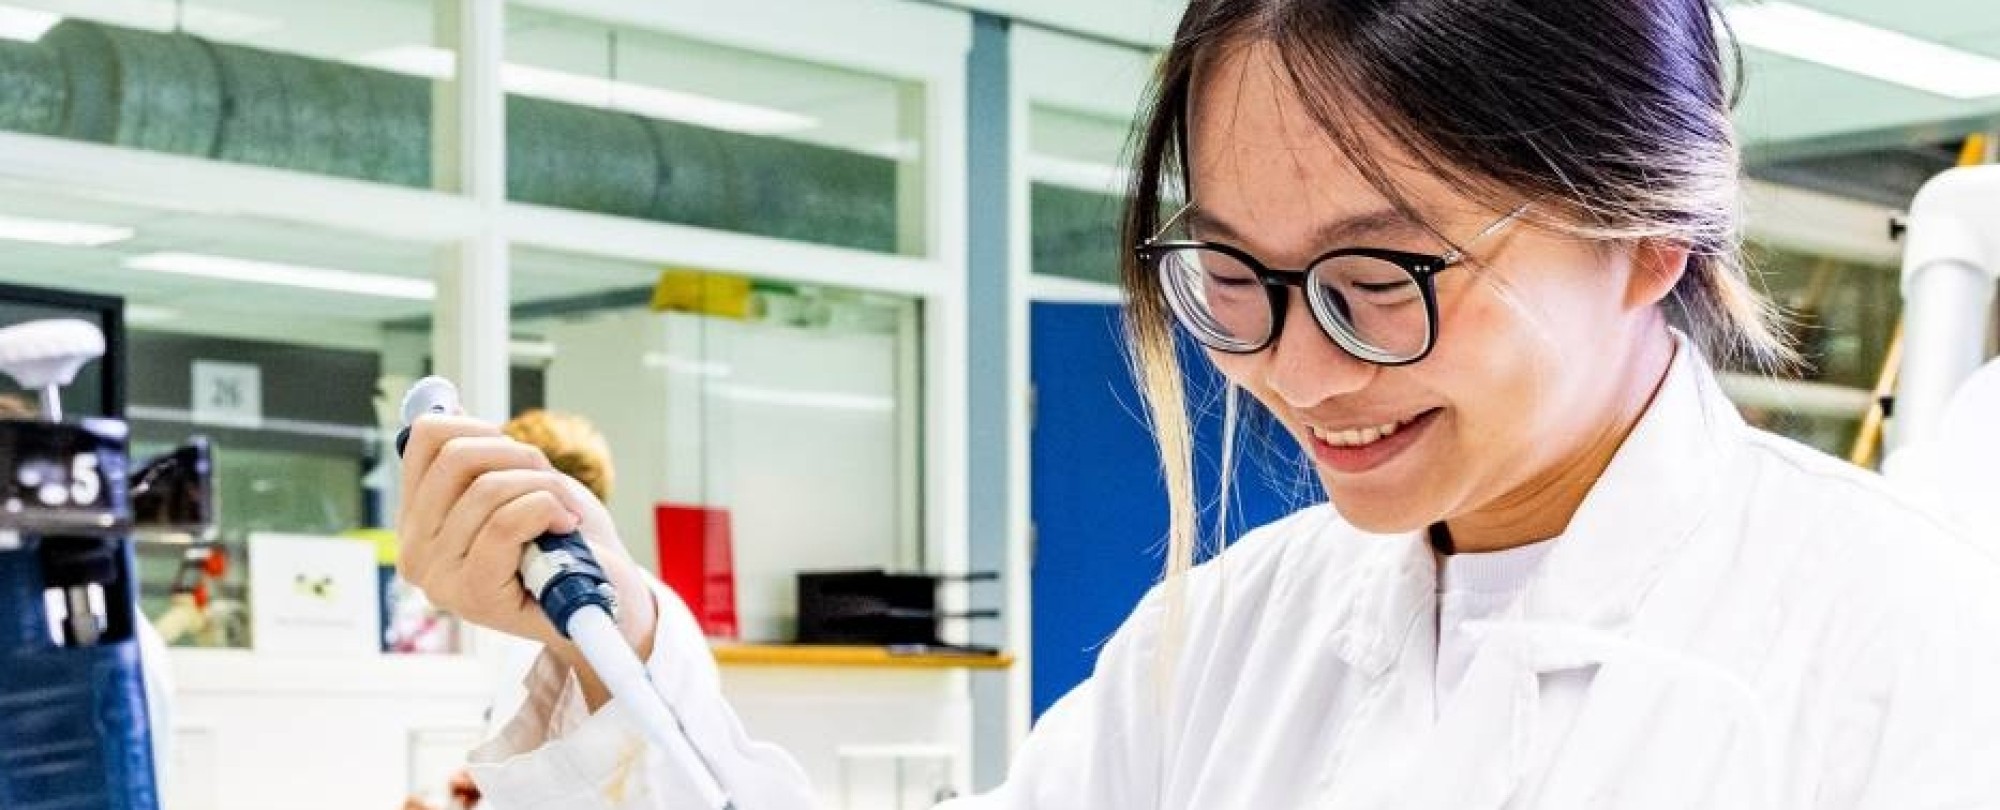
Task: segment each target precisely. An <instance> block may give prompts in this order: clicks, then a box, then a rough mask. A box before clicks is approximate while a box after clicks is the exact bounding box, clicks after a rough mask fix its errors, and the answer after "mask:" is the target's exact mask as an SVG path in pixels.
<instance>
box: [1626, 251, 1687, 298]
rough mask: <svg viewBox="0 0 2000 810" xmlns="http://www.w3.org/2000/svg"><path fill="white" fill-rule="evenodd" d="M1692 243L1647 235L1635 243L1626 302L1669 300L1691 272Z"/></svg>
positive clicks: (1627, 284) (1627, 279)
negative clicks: (1687, 243) (1688, 271)
mask: <svg viewBox="0 0 2000 810" xmlns="http://www.w3.org/2000/svg"><path fill="white" fill-rule="evenodd" d="M1687 269H1688V246H1687V245H1686V244H1684V243H1681V242H1673V241H1668V240H1664V239H1644V240H1640V241H1639V242H1638V243H1637V244H1635V245H1633V246H1632V274H1631V275H1630V276H1629V277H1627V278H1626V281H1625V285H1626V286H1625V306H1626V307H1627V308H1630V309H1639V308H1642V307H1650V306H1653V305H1655V304H1658V303H1660V302H1662V301H1665V300H1666V298H1667V296H1668V295H1669V294H1671V293H1672V292H1673V291H1674V287H1675V286H1676V285H1678V284H1680V283H1681V276H1684V275H1686V274H1687Z"/></svg>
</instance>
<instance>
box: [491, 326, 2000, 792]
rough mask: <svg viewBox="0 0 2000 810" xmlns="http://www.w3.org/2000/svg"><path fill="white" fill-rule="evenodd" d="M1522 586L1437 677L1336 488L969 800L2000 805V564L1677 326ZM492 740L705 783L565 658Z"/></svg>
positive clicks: (722, 734)
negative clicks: (1618, 438)
mask: <svg viewBox="0 0 2000 810" xmlns="http://www.w3.org/2000/svg"><path fill="white" fill-rule="evenodd" d="M1679 354H1680V356H1679V357H1678V358H1677V359H1676V360H1675V361H1674V364H1673V367H1672V370H1671V371H1670V372H1669V373H1668V376H1667V380H1666V381H1665V383H1664V384H1663V385H1662V387H1661V390H1660V392H1659V393H1658V394H1657V395H1656V397H1655V400H1654V402H1653V403H1652V405H1651V406H1650V407H1649V409H1648V411H1647V413H1646V414H1645V416H1644V417H1643V418H1642V419H1641V421H1640V422H1639V424H1638V426H1637V427H1636V428H1635V429H1634V430H1633V432H1632V434H1631V435H1630V436H1629V437H1628V438H1627V440H1626V441H1625V444H1624V445H1623V446H1622V447H1621V448H1620V450H1619V451H1618V454H1617V456H1616V457H1615V458H1614V459H1613V461H1612V463H1611V466H1610V467H1609V469H1607V470H1606V471H1605V474H1604V476H1603V477H1602V478H1601V479H1600V480H1599V481H1598V482H1597V484H1596V486H1595V487H1593V488H1592V490H1591V491H1590V494H1589V496H1588V497H1587V498H1586V499H1585V501H1584V503H1583V504H1582V506H1581V508H1580V509H1579V511H1578V512H1577V514H1576V516H1575V518H1574V520H1573V521H1572V522H1571V523H1570V525H1569V527H1568V528H1567V530H1566V531H1565V532H1564V533H1563V535H1562V536H1561V537H1559V538H1557V539H1556V540H1555V541H1554V543H1553V544H1552V548H1551V549H1550V551H1549V554H1548V556H1547V558H1546V559H1545V560H1543V561H1542V562H1541V564H1540V565H1539V567H1538V569H1537V571H1536V572H1535V574H1534V576H1533V577H1532V579H1531V580H1530V581H1529V583H1528V584H1527V585H1526V587H1525V589H1524V590H1523V592H1522V594H1521V596H1520V598H1519V599H1518V600H1516V601H1515V603H1514V604H1513V605H1511V606H1510V607H1508V608H1507V609H1506V610H1504V611H1502V612H1500V613H1499V614H1498V616H1497V618H1496V619H1495V620H1494V621H1492V622H1490V623H1488V624H1487V625H1486V626H1485V627H1484V632H1485V638H1484V641H1483V642H1482V643H1481V644H1480V646H1479V649H1478V650H1477V652H1476V653H1475V654H1474V656H1473V658H1472V661H1471V663H1470V664H1469V666H1468V667H1467V670H1466V672H1465V674H1464V677H1463V680H1461V681H1460V682H1459V683H1458V685H1457V687H1456V688H1455V689H1454V690H1452V691H1451V692H1450V693H1449V696H1448V697H1447V698H1446V699H1445V702H1444V705H1442V706H1439V705H1435V704H1436V703H1437V700H1438V699H1437V697H1436V695H1437V689H1436V682H1435V676H1436V656H1437V646H1438V645H1437V620H1438V605H1437V587H1436V576H1437V574H1436V570H1437V569H1436V561H1435V557H1434V554H1433V552H1432V550H1431V548H1430V546H1429V545H1428V543H1427V542H1426V541H1425V538H1424V536H1423V534H1422V533H1421V532H1418V533H1414V534H1410V535H1398V536H1383V535H1374V534H1369V533H1365V532H1362V531H1359V530H1357V529H1355V528H1353V527H1351V526H1349V525H1347V524H1346V523H1345V522H1343V521H1342V520H1341V519H1340V516H1339V515H1338V514H1336V513H1335V512H1334V511H1333V509H1331V508H1330V507H1328V506H1324V505H1322V506H1318V507H1314V508H1310V509H1306V510H1304V511H1302V512H1299V513H1297V514H1294V515H1292V516H1291V517H1288V518H1286V519H1284V520H1281V521H1279V522H1277V523H1275V524H1272V525H1270V526H1266V527H1264V528H1262V529H1259V530H1257V531H1254V532H1252V533H1250V534H1249V535H1247V536H1245V537H1244V538H1242V540H1241V541H1239V542H1238V543H1236V544H1235V545H1234V546H1233V547H1232V548H1231V549H1229V550H1228V551H1227V552H1226V553H1224V554H1222V555H1221V556H1220V557H1218V558H1217V559H1216V560H1214V561H1212V562H1210V563H1208V564H1206V565H1203V566H1201V567H1199V568H1198V569H1196V571H1195V572H1194V573H1193V574H1192V575H1191V577H1190V579H1189V581H1188V583H1187V584H1188V588H1187V590H1186V592H1185V598H1186V600H1187V601H1186V603H1185V604H1186V606H1187V610H1186V617H1185V628H1184V630H1183V631H1182V635H1181V638H1182V639H1183V640H1182V642H1181V644H1180V645H1179V649H1178V650H1177V651H1176V652H1174V653H1172V661H1171V672H1172V676H1173V677H1172V686H1171V688H1170V689H1168V690H1165V691H1162V689H1161V688H1160V687H1161V685H1162V684H1163V683H1164V681H1163V678H1162V677H1161V676H1162V675H1163V674H1164V673H1165V672H1166V671H1167V670H1166V667H1164V666H1157V665H1156V664H1158V663H1159V662H1161V661H1162V659H1161V658H1160V657H1159V656H1161V655H1162V654H1163V653H1162V650H1164V649H1167V647H1166V645H1167V644H1168V642H1167V639H1168V635H1169V633H1168V628H1167V627H1166V617H1167V614H1168V612H1169V611H1168V610H1167V604H1166V598H1165V595H1164V591H1162V590H1159V589H1156V591H1155V592H1154V593H1153V594H1151V595H1149V596H1148V597H1147V598H1146V599H1145V600H1144V601H1143V602H1142V603H1141V604H1140V605H1139V607H1138V608H1137V609H1136V610H1135V611H1134V612H1133V614H1132V616H1131V618H1130V619H1128V620H1127V621H1126V623H1125V625H1124V626H1123V627H1122V628H1121V629H1120V630H1119V631H1118V633H1117V635H1116V636H1115V638H1114V639H1113V640H1112V641H1111V642H1110V643H1109V644H1108V645H1107V646H1106V647H1105V648H1104V650H1103V652H1102V654H1101V655H1100V656H1099V659H1098V662H1097V666H1096V670H1095V673H1094V674H1093V675H1092V677H1091V678H1090V679H1089V680H1087V681H1086V682H1084V683H1083V684H1082V685H1080V686H1078V687H1077V688H1076V690H1075V691H1073V692H1071V693H1070V694H1069V695H1068V696H1067V697H1065V698H1063V699H1062V700H1061V701H1060V702H1058V703H1057V704H1056V705H1055V706H1054V707H1053V708H1051V709H1050V710H1049V711H1048V713H1047V714H1046V715H1044V716H1043V717H1042V718H1041V721H1040V723H1039V724H1038V725H1037V726H1036V728H1035V729H1034V731H1033V732H1032V733H1031V734H1030V735H1029V737H1028V740H1027V742H1026V743H1025V745H1023V746H1022V748H1021V749H1020V750H1019V751H1018V753H1017V756H1016V757H1015V759H1014V762H1013V766H1012V769H1011V772H1010V776H1009V778H1008V779H1007V781H1006V783H1005V784H1004V785H1002V786H1001V787H999V788H998V789H997V790H995V791H993V792H992V793H989V794H986V795H982V796H977V797H972V798H967V799H960V800H957V801H955V802H952V803H949V804H948V805H947V807H949V808H951V810H1056V809H1057V808H1089V809H1092V810H1125V809H1127V808H1131V809H1138V808H1147V809H1151V808H1175V809H1178V808H1202V809H1203V810H1208V809H1209V808H1260V809H1264V810H1268V809H1270V808H1303V807H1312V808H1336V809H1338V808H1438V809H1439V810H1443V809H1444V808H1450V809H1451V810H1480V809H1481V808H1526V807H1535V808H1589V809H1590V810H1600V809H1602V808H1701V809H1702V810H1717V809H1718V808H1759V809H1760V810H1761V808H1828V809H1831V808H1882V810H1892V809H1893V810H1918V809H1919V808H1932V809H1941V808H1972V807H2000V567H1996V563H1995V562H1994V560H1993V559H1991V558H1989V557H1987V556H1985V555H1984V554H1983V553H1981V552H1979V551H1977V550H1975V549H1974V547H1973V546H1971V545H1970V544H1969V543H1967V542H1964V541H1963V540H1961V539H1960V538H1959V537H1958V536H1957V535H1955V534H1954V533H1952V532H1951V531H1949V530H1947V529H1946V528H1945V527H1944V526H1943V525H1941V524H1940V523H1939V522H1938V521H1937V520H1935V519H1933V518H1931V517H1928V516H1927V515H1926V514H1925V513H1922V512H1920V511H1918V510H1916V509H1913V508H1912V507H1911V506H1909V505H1908V504H1907V503H1906V501H1905V500H1903V499H1902V498H1900V497H1899V496H1898V495H1896V494H1894V493H1893V492H1891V491H1890V490H1888V489H1887V488H1886V487H1885V486H1884V485H1883V484H1882V483H1881V482H1880V480H1879V479H1878V478H1876V477H1875V476H1873V475H1870V474H1867V473H1864V472H1862V471H1859V470H1857V469H1854V468H1852V467H1849V466H1848V465H1846V464H1844V463H1842V462H1839V461H1836V460H1834V459H1831V458H1828V457H1826V456H1823V455H1820V454H1818V453H1816V452H1814V451H1811V450H1809V449H1806V448H1804V447H1802V446H1799V445H1796V444H1794V443H1792V442H1790V441H1787V440H1784V439H1781V438H1777V437H1774V436H1771V435H1768V434H1765V433H1762V432H1759V431H1756V430H1753V429H1751V428H1749V427H1747V426H1745V425H1744V424H1743V423H1742V421H1741V420H1740V419H1739V417H1738V416H1737V414H1736V412H1735V409H1734V408H1733V407H1732V406H1731V405H1730V403H1729V401H1728V400H1727V399H1725V398H1724V397H1723V395H1722V393H1721V392H1720V391H1719V390H1718V388H1717V385H1716V380H1715V378H1714V376H1713V375H1712V374H1711V373H1710V371H1709V370H1708V369H1707V368H1706V366H1705V365H1704V364H1703V363H1702V362H1701V361H1700V360H1699V359H1698V358H1697V357H1695V356H1694V354H1693V351H1692V350H1691V349H1690V348H1689V347H1688V346H1687V344H1686V343H1685V341H1683V342H1682V345H1681V348H1680V351H1679ZM661 607H662V610H661V615H662V619H661V622H660V630H659V636H658V639H657V641H656V647H655V650H656V652H655V655H654V659H653V661H652V662H651V666H652V671H653V675H654V677H655V679H656V680H657V682H658V684H659V686H660V688H661V691H662V693H663V694H664V695H665V696H666V697H667V698H668V699H669V700H670V701H671V702H672V703H673V704H674V705H675V707H676V708H677V709H678V711H679V712H680V713H681V716H682V718H683V719H684V721H685V722H686V724H687V727H688V729H689V731H690V732H691V735H692V737H693V738H694V741H695V744H696V745H697V746H698V747H699V748H700V750H701V752H702V754H703V755H704V756H705V757H706V758H707V759H708V760H709V761H710V762H711V763H712V765H713V767H714V768H715V769H716V770H717V771H718V772H719V774H720V778H721V779H722V781H723V782H724V783H725V785H726V787H727V789H728V790H729V791H730V793H732V794H733V795H734V796H735V798H736V802H737V806H738V807H739V808H740V809H741V810H800V809H801V808H807V807H811V806H812V805H813V799H812V798H811V792H810V790H809V789H808V786H807V785H806V784H805V781H804V777H803V775H802V773H801V771H800V770H799V768H798V767H797V766H796V765H795V764H794V763H793V762H792V761H791V760H790V759H789V758H788V757H786V756H785V754H784V753H783V752H781V751H779V750H777V749H775V748H772V747H769V746H764V745H760V744H757V743H754V742H752V741H750V740H749V739H748V738H747V737H746V736H745V734H744V732H743V730H742V727H741V725H740V724H739V723H738V722H737V720H736V718H735V716H734V715H733V714H732V713H731V711H730V709H729V707H728V706H727V704H726V703H725V702H724V701H723V699H722V697H721V692H720V689H719V687H718V679H717V673H716V668H715V666H714V665H713V663H712V662H711V660H710V657H709V654H708V651H707V648H706V646H705V644H704V642H703V640H702V638H701V636H700V634H699V632H698V631H697V630H696V628H695V624H694V622H693V620H692V619H691V618H690V617H689V616H688V614H687V613H686V612H685V610H684V609H682V608H680V607H679V605H678V602H676V601H675V600H674V599H673V598H672V597H670V596H668V597H664V598H662V599H661ZM530 680H531V683H530V687H531V699H530V702H529V704H528V705H527V706H526V707H525V708H524V709H523V711H522V712H521V714H520V715H518V716H517V717H516V718H515V720H514V721H513V722H512V723H511V724H510V725H509V726H508V727H507V728H506V729H504V731H503V732H502V734H501V736H500V737H499V738H497V739H495V740H494V741H492V742H490V743H489V744H487V745H486V746H485V747H483V748H482V749H481V750H480V751H478V752H476V754H475V763H476V764H475V769H474V774H475V776H476V778H477V779H478V780H479V782H480V784H481V785H482V786H483V787H484V788H485V790H486V795H487V799H488V800H489V801H491V802H492V803H493V806H495V807H498V808H565V809H568V810H574V809H576V808H619V809H620V810H627V809H630V810H642V809H643V810H665V809H667V808H673V809H674V810H679V808H692V807H695V806H696V805H695V804H694V802H693V800H692V796H693V794H692V793H691V792H689V790H688V788H687V786H685V785H681V784H677V783H676V782H675V777H673V776H672V775H671V774H670V772H669V771H668V769H667V768H666V766H665V764H664V760H663V759H662V758H661V757H659V756H658V755H657V754H656V753H652V752H649V751H648V750H647V748H646V747H645V745H644V744H643V743H642V742H641V741H640V740H639V738H638V737H637V735H635V734H633V733H631V732H629V731H627V730H626V729H625V728H624V727H623V725H622V718H621V717H620V716H619V715H620V710H619V707H618V704H617V702H616V701H613V702H612V703H611V704H609V705H607V706H606V707H605V709H604V710H603V711H601V712H599V713H598V714H596V715H594V716H592V715H586V713H585V712H583V711H582V708H581V705H580V702H579V700H578V698H577V694H576V690H575V687H574V685H573V683H572V681H573V679H570V678H568V677H567V676H566V675H565V674H564V673H562V672H561V671H560V670H559V669H557V668H556V665H555V664H554V663H553V662H552V661H550V660H544V661H543V662H542V663H541V664H539V665H538V667H537V670H536V672H535V673H534V674H533V675H532V676H531V679H530Z"/></svg>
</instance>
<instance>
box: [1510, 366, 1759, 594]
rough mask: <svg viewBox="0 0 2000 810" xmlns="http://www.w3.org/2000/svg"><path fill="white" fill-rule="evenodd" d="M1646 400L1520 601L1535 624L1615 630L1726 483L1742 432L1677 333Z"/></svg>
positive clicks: (1733, 410) (1736, 417)
mask: <svg viewBox="0 0 2000 810" xmlns="http://www.w3.org/2000/svg"><path fill="white" fill-rule="evenodd" d="M1674 348H1675V350H1674V359H1673V360H1672V362H1671V363H1670V364H1669V365H1668V368H1667V373H1666V377H1665V379H1664V380H1662V381H1661V383H1660V387H1659V389H1658V391H1657V393H1655V394H1654V397H1653V401H1652V403H1651V404H1650V405H1649V406H1648V407H1647V409H1646V412H1645V414H1644V415H1643V416H1641V417H1640V419H1639V422H1638V424H1636V425H1635V426H1634V427H1633V429H1632V432H1631V433H1630V434H1628V435H1627V436H1626V438H1625V442H1624V444H1622V445H1620V446H1619V448H1618V452H1617V453H1616V454H1615V455H1613V456H1612V459H1611V464H1610V465H1609V466H1607V467H1606V468H1605V470H1604V473H1603V475H1601V476H1600V477H1599V478H1598V480H1597V483H1596V484H1595V485H1593V486H1592V487H1591V489H1590V492H1589V494H1587V495H1585V496H1584V499H1583V503H1582V504H1581V505H1580V506H1579V507H1578V509H1577V512H1576V514H1575V516H1573V517H1572V518H1571V519H1570V523H1569V526H1568V527H1567V528H1565V529H1564V530H1563V533H1562V534H1561V535H1560V536H1559V537H1557V538H1556V540H1555V541H1554V542H1555V545H1554V548H1553V549H1552V550H1551V551H1550V552H1549V557H1548V559H1547V560H1546V561H1545V563H1544V568H1543V569H1542V571H1541V573H1540V574H1539V575H1538V576H1537V577H1536V578H1535V580H1534V581H1533V582H1532V583H1531V584H1530V585H1529V587H1528V590H1527V593H1526V595H1525V596H1524V599H1523V603H1522V605H1521V611H1522V617H1523V618H1525V619H1528V620H1531V621H1549V622H1559V623H1565V624H1583V625H1588V626H1591V627H1594V628H1596V629H1599V630H1617V629H1618V628H1620V627H1622V626H1624V625H1625V624H1626V623H1627V622H1628V621H1629V620H1630V619H1631V617H1632V615H1633V613H1634V612H1636V610H1637V607H1638V604H1639V602H1640V601H1641V600H1642V599H1644V597H1645V596H1646V594H1647V592H1648V591H1649V590H1650V588H1651V586H1652V584H1653V583H1654V582H1655V581H1656V580H1657V579H1658V577H1659V575H1660V573H1661V571H1662V570H1663V569H1664V567H1665V566H1666V564H1667V563H1668V562H1669V561H1670V560H1672V559H1673V557H1674V555H1675V553H1676V552H1677V551H1679V550H1680V549H1681V548H1683V547H1684V546H1685V545H1686V543H1687V542H1688V540H1689V539H1690V538H1691V537H1692V536H1693V535H1694V532H1695V529H1696V528H1698V527H1699V526H1700V524H1701V523H1702V521H1703V520H1704V519H1705V518H1706V517H1707V515H1708V514H1709V512H1710V511H1711V510H1712V509H1713V507H1714V506H1715V504H1716V503H1717V502H1718V499H1717V498H1716V497H1715V496H1716V495H1718V494H1721V493H1722V492H1724V491H1726V489H1727V488H1728V487H1729V486H1731V484H1730V483H1729V480H1730V479H1729V471H1730V470H1731V469H1732V468H1731V466H1730V464H1729V459H1730V456H1731V454H1732V452H1733V451H1734V449H1735V448H1736V447H1737V446H1738V445H1737V442H1736V441H1734V438H1735V437H1736V436H1737V435H1738V434H1740V433H1741V431H1742V430H1743V429H1744V427H1743V419H1742V417H1741V416H1739V415H1738V414H1737V411H1736V406H1735V405H1734V404H1733V403H1731V402H1730V401H1729V398H1728V397H1727V396H1725V395H1724V394H1723V393H1722V389H1721V385H1720V383H1719V382H1718V381H1717V379H1716V377H1715V374H1714V372H1713V371H1711V370H1710V369H1709V367H1708V364H1707V362H1706V361H1705V360H1703V358H1702V356H1701V352H1700V350H1699V349H1697V348H1696V347H1695V346H1694V345H1693V343H1692V342H1691V341H1689V340H1688V338H1687V337H1686V336H1685V335H1682V334H1681V333H1680V332H1678V331H1676V332H1674Z"/></svg>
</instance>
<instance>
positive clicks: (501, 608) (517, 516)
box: [453, 489, 577, 640]
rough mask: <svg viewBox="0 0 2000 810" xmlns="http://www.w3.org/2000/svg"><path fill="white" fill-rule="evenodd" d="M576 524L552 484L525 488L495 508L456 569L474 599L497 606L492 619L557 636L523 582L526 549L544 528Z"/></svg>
mask: <svg viewBox="0 0 2000 810" xmlns="http://www.w3.org/2000/svg"><path fill="white" fill-rule="evenodd" d="M576 524H577V517H576V515H575V514H573V513H571V512H570V510H569V507H568V505H567V504H565V503H563V501H562V499H561V498H559V497H557V496H556V495H555V494H554V493H552V492H550V491H548V490H546V489H537V490H533V491H530V492H526V493H523V494H521V495H518V496H516V497H514V498H512V499H510V500H508V501H507V502H506V503H504V504H502V505H501V506H500V507H499V508H497V509H494V510H493V511H492V512H491V513H490V514H489V515H488V517H487V519H486V522H485V523H484V524H483V525H481V526H480V527H479V530H478V532H477V533H476V534H475V535H474V536H473V540H472V543H471V544H470V546H469V547H468V548H467V549H466V554H465V557H464V559H463V561H462V563H461V565H459V566H458V567H457V570H456V571H454V572H453V574H454V575H455V576H454V578H455V579H457V580H458V586H459V587H460V588H461V589H463V591H464V592H465V595H466V597H467V601H468V603H470V604H473V605H479V606H483V607H485V608H486V609H490V610H492V611H493V613H494V615H492V616H490V617H488V619H489V620H490V621H491V622H492V623H493V625H494V626H496V627H501V628H503V629H511V630H513V631H514V632H517V633H520V634H523V635H527V636H530V637H535V638H542V639H544V640H553V639H554V638H555V632H554V631H555V627H554V626H553V625H551V624H549V622H548V619H547V617H545V616H543V615H542V612H541V608H540V607H539V606H538V605H536V604H535V603H534V602H533V601H532V599H531V598H529V596H528V594H527V591H526V590H525V589H523V588H522V587H521V580H520V571H521V551H522V548H523V547H525V546H526V545H527V544H528V543H530V542H532V541H533V540H534V539H535V538H537V537H540V536H541V535H542V534H544V533H548V532H556V533H562V532H570V531H575V530H576ZM473 619H474V621H479V620H480V617H473ZM510 625H511V627H510Z"/></svg>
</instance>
